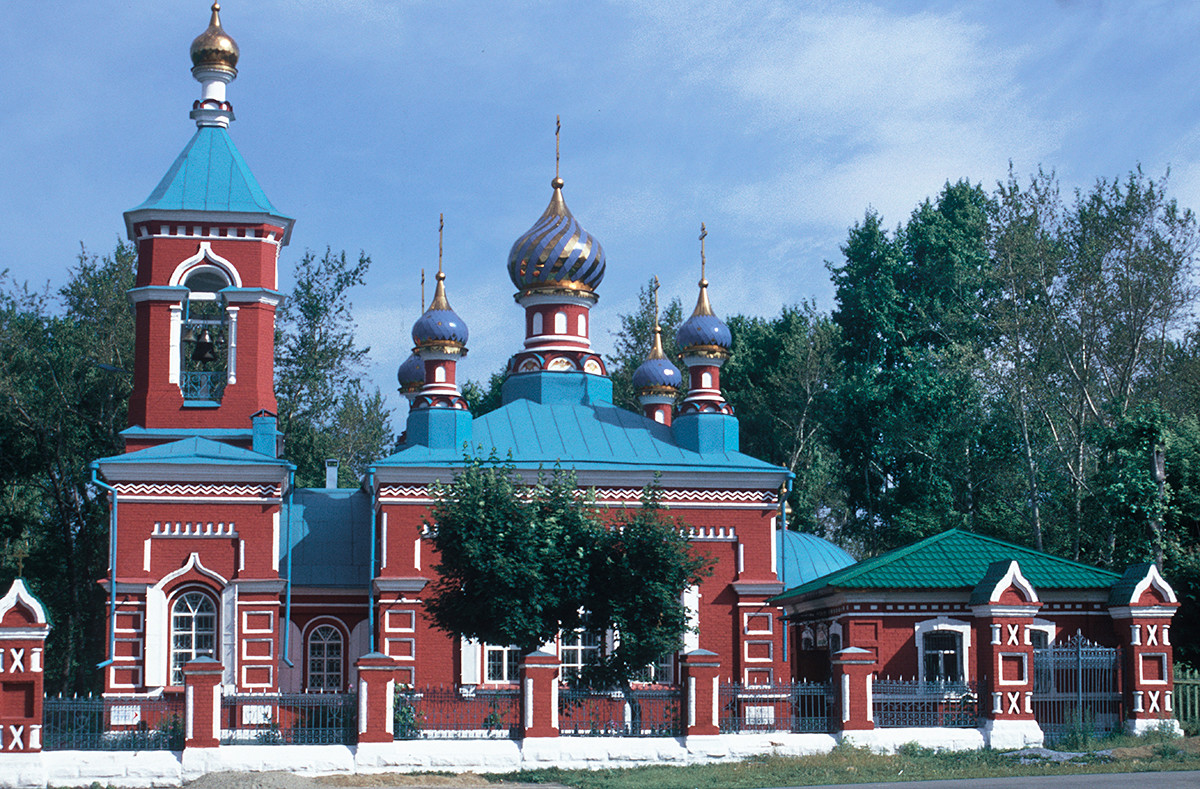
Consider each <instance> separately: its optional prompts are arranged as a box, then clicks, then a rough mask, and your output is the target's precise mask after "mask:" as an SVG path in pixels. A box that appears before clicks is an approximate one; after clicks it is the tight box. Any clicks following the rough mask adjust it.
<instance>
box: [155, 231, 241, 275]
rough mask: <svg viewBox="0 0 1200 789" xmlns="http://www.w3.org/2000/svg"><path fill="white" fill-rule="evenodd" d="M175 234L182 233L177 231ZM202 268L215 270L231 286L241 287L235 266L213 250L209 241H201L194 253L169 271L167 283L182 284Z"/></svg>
mask: <svg viewBox="0 0 1200 789" xmlns="http://www.w3.org/2000/svg"><path fill="white" fill-rule="evenodd" d="M176 235H183V234H182V233H178V234H176ZM203 269H210V270H215V271H217V272H218V273H219V274H221V276H222V277H224V278H225V280H226V281H227V282H229V283H230V284H231V285H232V286H233V287H235V288H240V287H242V278H241V276H240V275H239V274H238V271H237V267H236V266H234V265H233V264H232V263H230V262H229V261H228V260H226V259H225V258H223V257H221V256H220V255H218V254H217V253H216V252H213V251H212V242H211V241H201V242H200V246H199V248H198V249H197V251H196V254H194V255H192V256H191V257H190V258H188V259H187V260H184V261H182V262H181V263H180V264H179V265H178V266H176V267H175V270H174V271H173V272H171V279H170V280H169V281H168V284H170V285H182V284H183V281H184V280H185V279H187V276H188V275H189V274H192V273H193V272H196V271H199V270H203Z"/></svg>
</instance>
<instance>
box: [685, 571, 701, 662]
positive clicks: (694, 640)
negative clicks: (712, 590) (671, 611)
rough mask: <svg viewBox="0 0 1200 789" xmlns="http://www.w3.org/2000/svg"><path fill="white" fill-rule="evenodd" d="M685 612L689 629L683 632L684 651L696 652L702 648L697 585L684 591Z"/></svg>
mask: <svg viewBox="0 0 1200 789" xmlns="http://www.w3.org/2000/svg"><path fill="white" fill-rule="evenodd" d="M682 598H683V610H684V611H685V612H686V615H687V629H686V630H684V631H683V651H684V652H694V651H696V650H697V649H699V648H700V587H699V586H697V585H696V584H692V585H690V586H688V588H686V589H684V590H683V594H682Z"/></svg>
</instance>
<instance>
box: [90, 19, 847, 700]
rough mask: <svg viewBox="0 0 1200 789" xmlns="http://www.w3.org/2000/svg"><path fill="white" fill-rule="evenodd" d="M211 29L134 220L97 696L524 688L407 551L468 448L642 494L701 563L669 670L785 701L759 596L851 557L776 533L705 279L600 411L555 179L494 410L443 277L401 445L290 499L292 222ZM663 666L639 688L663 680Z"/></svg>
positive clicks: (768, 469) (781, 659)
mask: <svg viewBox="0 0 1200 789" xmlns="http://www.w3.org/2000/svg"><path fill="white" fill-rule="evenodd" d="M218 11H219V6H218V5H217V4H215V3H214V5H213V10H212V18H211V22H210V24H209V27H208V28H207V29H206V30H205V31H204V32H203V33H202V34H201V35H200V36H199V37H198V38H197V39H196V40H195V42H193V44H192V48H191V58H192V64H193V68H192V74H193V76H194V77H195V78H196V80H197V81H199V82H200V84H201V96H200V98H199V99H198V100H197V101H196V102H195V103H194V104H193V108H192V111H191V117H192V118H193V119H194V120H195V122H196V125H197V130H196V132H195V134H194V136H193V137H192V139H191V140H190V141H189V142H188V143H187V145H186V146H185V147H184V149H183V151H182V152H181V153H180V154H179V157H178V158H177V159H176V160H175V162H174V164H172V165H171V167H170V168H169V170H168V171H167V173H166V175H165V176H164V177H163V178H162V180H161V181H160V183H159V184H158V186H157V187H155V188H154V190H153V191H152V192H151V194H150V196H149V198H147V200H146V201H145V202H143V203H142V204H141V205H139V206H137V207H136V208H134V209H132V210H130V211H128V212H126V214H125V222H126V227H127V230H128V234H129V237H130V239H132V240H133V241H134V242H135V243H136V244H137V248H138V265H137V279H136V287H134V288H133V289H132V290H131V291H130V292H129V297H130V300H131V302H132V304H133V307H134V310H135V312H136V358H135V386H134V390H133V394H132V396H131V402H130V412H129V414H130V425H129V427H128V428H127V429H126V430H125V431H123V436H124V438H125V447H126V452H125V454H122V455H118V456H114V457H107V458H102V459H100V460H98V461H96V462H95V463H94V464H93V465H94V468H95V470H96V472H97V474H96V481H97V484H99V485H102V486H104V487H105V488H106V489H107V490H108V491H109V493H110V500H111V508H112V526H111V529H112V545H113V561H112V568H111V571H110V575H109V577H108V578H107V579H106V580H105V581H104V583H105V584H106V588H107V590H108V592H109V595H110V599H109V610H108V619H109V660H108V661H107V662H106V665H105V674H104V685H105V690H106V692H108V693H110V694H122V695H127V694H155V693H160V692H164V691H165V692H168V693H171V692H176V691H177V690H180V689H181V684H182V667H183V665H184V664H185V663H187V662H188V661H190V660H193V659H195V658H197V657H202V656H212V657H215V658H216V659H217V660H218V661H219V662H220V663H221V664H222V667H223V668H222V670H223V676H222V685H223V687H224V689H225V691H226V692H260V691H275V690H283V691H331V690H343V689H346V688H350V687H354V684H353V683H354V679H355V677H354V664H355V661H356V660H357V659H358V658H359V657H361V656H363V655H365V654H367V653H369V652H372V651H379V652H382V653H384V654H386V655H388V656H390V657H392V658H394V659H395V660H397V661H399V663H400V664H401V666H402V667H403V669H402V672H401V677H402V679H403V681H406V682H409V683H413V684H416V685H422V686H423V685H429V684H445V685H450V684H463V685H479V684H501V683H510V682H514V681H515V679H516V662H517V655H515V654H514V651H513V650H511V649H508V648H507V647H506V646H505V645H485V644H478V643H474V642H470V641H467V640H463V639H459V638H454V637H451V636H449V635H447V634H446V633H444V632H441V631H439V630H437V629H435V628H434V627H433V625H432V623H431V622H430V620H429V619H428V617H427V616H426V613H425V595H426V594H427V593H428V590H429V589H430V588H431V587H430V583H431V581H433V580H434V575H433V569H432V568H433V567H434V566H435V564H436V563H437V557H436V556H434V555H433V554H432V550H431V547H430V543H429V541H428V539H427V538H426V535H425V534H423V532H422V524H423V521H424V519H425V518H426V517H427V516H428V507H429V505H430V503H431V499H430V486H431V485H432V483H434V482H435V481H438V480H441V481H448V480H449V479H451V478H452V476H453V474H454V469H455V468H456V467H459V466H461V463H462V455H463V448H464V446H467V447H471V448H476V451H482V452H484V453H490V452H492V451H493V450H494V451H495V452H496V453H497V454H498V455H499V456H501V457H508V456H511V458H512V462H513V463H514V465H515V466H516V468H517V469H518V470H519V472H520V473H521V474H522V475H524V476H525V477H526V478H528V479H529V480H530V481H532V480H533V479H534V478H535V477H536V475H537V473H538V470H539V469H540V468H550V467H552V466H554V465H555V464H559V463H561V465H562V466H563V467H564V468H570V469H573V470H574V471H575V473H576V474H577V475H578V480H579V484H580V485H581V486H586V487H588V488H594V489H595V491H596V495H597V498H598V501H599V502H600V503H601V504H603V505H607V506H610V507H636V506H639V502H640V492H641V490H642V488H643V486H644V485H646V484H648V483H650V482H652V481H653V480H655V479H657V480H658V484H659V485H660V486H661V488H662V499H663V501H664V502H665V503H666V504H667V505H669V506H670V507H671V509H672V512H673V514H675V515H677V516H678V517H679V518H680V519H681V520H682V521H684V522H686V523H687V524H689V525H690V529H691V530H690V534H689V536H690V539H691V541H692V544H693V545H694V546H695V549H696V550H697V551H701V552H703V553H706V554H708V555H710V556H711V557H712V558H713V559H714V561H715V569H714V572H713V573H712V575H711V576H709V577H707V578H705V579H704V581H703V582H702V583H701V584H700V585H699V586H698V587H695V588H692V589H690V590H688V592H687V593H686V595H685V602H686V605H687V607H688V610H689V612H690V616H691V620H692V623H693V625H694V627H695V630H694V631H693V632H690V633H688V634H687V636H686V637H685V643H684V644H683V645H682V647H683V649H682V650H681V651H684V650H694V649H697V648H704V649H707V650H711V651H712V652H715V653H717V655H718V656H719V659H720V662H721V666H722V675H723V677H724V678H725V679H732V680H734V681H738V682H742V683H747V684H765V683H772V682H775V681H779V680H784V679H785V678H787V677H788V676H789V674H790V673H791V672H790V670H789V668H788V667H787V665H786V660H787V658H786V654H787V646H786V644H785V642H784V634H783V631H782V629H781V626H780V616H779V615H780V611H779V609H778V608H777V607H776V606H774V605H772V604H770V603H769V602H768V599H769V598H770V597H771V596H772V595H775V594H778V593H779V592H781V591H782V590H783V589H784V588H785V585H788V586H793V585H796V584H799V583H803V582H805V581H807V580H811V579H812V578H814V577H816V575H819V574H824V573H826V572H829V571H832V570H835V569H838V568H839V567H842V566H845V565H846V564H849V563H850V562H851V561H852V560H851V558H850V557H849V556H848V555H847V554H845V553H844V552H842V551H840V550H839V549H836V548H834V547H833V546H831V545H829V544H828V543H824V541H820V540H817V538H813V537H803V538H802V537H801V536H800V535H796V534H795V533H791V532H786V530H785V529H784V528H783V526H784V524H783V523H782V518H781V514H780V507H779V495H780V491H781V489H785V487H786V485H787V484H788V483H789V480H790V474H789V473H788V472H787V471H786V470H785V469H782V468H779V467H777V466H773V465H771V464H768V463H764V462H762V461H759V460H756V459H754V458H751V457H749V456H747V455H744V454H742V453H741V452H740V451H739V450H738V422H737V419H736V417H735V416H734V415H733V413H732V409H731V408H730V407H729V405H728V404H727V403H726V402H725V400H724V399H723V397H722V395H721V389H720V369H721V366H722V364H723V363H724V362H725V360H726V359H727V358H728V356H729V350H730V336H729V330H728V328H727V327H726V326H725V324H723V323H722V322H721V321H720V319H719V318H717V317H716V315H715V313H714V311H713V309H712V306H711V304H710V302H709V297H708V291H707V288H708V282H707V280H706V279H704V278H703V267H702V274H701V281H700V291H699V297H698V300H697V304H696V309H695V311H694V313H693V315H692V316H691V318H689V319H688V320H687V321H686V322H685V323H684V324H683V325H682V326H681V327H680V329H679V333H678V337H677V339H678V342H679V346H680V347H681V348H683V358H682V360H683V363H684V365H685V367H686V371H685V373H684V375H681V373H680V371H679V370H678V369H677V368H676V367H675V365H674V364H672V363H671V361H670V360H668V359H666V357H665V355H664V354H663V353H662V346H661V341H660V340H659V339H658V338H656V340H655V345H654V347H653V348H652V349H651V352H650V354H649V356H648V358H647V360H646V363H645V364H643V365H642V367H641V368H639V370H638V371H637V375H636V376H635V379H634V382H635V386H636V387H637V389H638V393H639V398H640V400H641V402H642V404H643V413H641V414H638V413H631V412H628V411H625V410H622V409H620V408H617V407H616V406H614V405H613V402H612V382H611V380H610V379H609V378H608V375H607V371H606V369H605V365H604V362H603V360H602V359H601V357H600V356H599V354H597V353H596V352H595V351H594V350H593V348H592V345H591V341H590V334H589V332H590V327H591V323H590V310H591V309H592V307H593V305H595V303H596V301H597V299H598V295H597V290H598V287H599V285H600V283H601V281H602V279H603V277H604V273H605V266H606V257H605V254H604V251H603V249H602V248H601V245H600V243H599V241H598V240H597V239H595V238H594V237H592V236H591V235H590V234H589V233H588V232H587V231H586V230H584V229H583V228H582V226H581V225H580V224H579V222H578V221H577V220H576V219H575V218H574V216H572V214H571V212H570V211H569V210H568V209H567V206H566V203H565V201H564V199H563V182H562V180H561V179H559V178H557V177H556V178H555V179H554V181H553V182H552V184H551V187H552V191H551V199H550V203H549V206H548V207H547V209H546V211H545V212H544V213H543V214H542V216H541V218H540V219H538V220H537V222H535V223H534V225H533V227H532V228H531V229H530V230H529V231H528V232H526V233H525V234H524V235H522V236H521V237H520V238H519V239H518V240H517V241H516V243H515V244H514V245H513V247H512V250H511V252H510V254H509V256H508V261H507V265H508V272H509V275H510V278H511V279H512V282H513V284H514V286H515V288H516V294H515V299H516V301H517V304H518V305H519V306H520V308H521V310H522V312H523V319H522V321H521V323H520V324H519V328H518V327H517V326H514V340H516V339H517V338H518V336H520V337H523V342H522V344H521V345H520V347H519V349H518V350H517V352H516V353H515V354H514V356H513V357H512V359H511V360H510V363H509V368H508V378H507V380H506V381H505V383H504V386H503V404H502V405H501V406H500V407H499V408H498V409H496V410H495V411H493V412H491V413H489V414H486V415H484V416H482V417H480V418H478V419H472V417H471V415H470V413H469V412H468V411H467V410H466V403H465V401H464V400H463V398H462V395H461V392H460V390H459V387H458V382H457V378H456V372H457V371H456V366H457V362H458V360H459V359H460V358H462V357H463V356H464V355H465V354H466V351H467V342H468V331H467V327H466V324H465V322H464V321H463V320H462V318H460V317H459V316H458V315H457V314H455V312H454V311H453V310H452V309H451V307H450V303H449V298H448V288H447V286H446V275H445V273H444V272H443V271H442V270H441V265H440V261H439V272H438V275H437V286H436V292H435V294H434V298H433V300H432V302H431V304H430V305H429V308H428V310H426V311H425V313H424V314H423V315H422V316H421V317H420V319H419V320H418V321H417V322H416V324H415V325H414V326H413V329H412V339H413V343H414V346H415V347H414V351H413V355H412V357H410V358H409V359H408V360H407V361H405V362H404V364H403V365H401V368H400V372H399V379H400V384H401V388H402V391H403V392H404V393H405V394H406V396H408V397H409V399H410V403H411V408H410V413H409V417H408V423H407V426H406V432H405V439H404V442H403V444H402V445H401V446H400V448H399V450H398V451H397V452H396V453H395V454H394V455H392V456H391V457H387V458H383V459H381V460H379V461H378V462H377V463H376V464H374V465H373V466H372V467H370V469H369V471H368V473H367V475H366V478H365V479H364V480H363V484H362V486H361V487H360V488H358V489H355V490H345V489H341V490H339V489H336V488H332V487H331V488H326V489H296V487H295V485H294V467H293V466H292V465H291V464H290V463H288V462H287V461H286V460H284V459H282V458H281V457H280V449H281V447H282V441H283V436H281V435H280V434H279V432H278V430H277V426H276V420H275V416H274V411H275V408H276V401H275V394H274V391H273V388H272V386H273V358H274V321H275V312H276V309H277V307H278V306H279V304H280V302H281V301H282V299H283V295H282V294H281V293H280V292H279V286H278V260H279V253H280V250H281V249H282V248H283V247H284V246H286V245H287V243H288V240H289V237H290V234H291V229H292V224H293V220H292V218H290V217H289V216H287V215H286V214H284V213H282V212H281V211H280V210H278V209H277V208H276V207H275V206H274V205H273V204H272V203H271V201H270V200H269V199H268V198H267V196H266V194H265V193H264V191H263V189H262V188H261V187H260V186H259V184H258V182H257V180H256V179H255V177H254V175H253V174H252V173H251V171H250V168H249V167H248V166H247V164H246V162H245V161H244V160H243V159H242V157H241V155H240V154H239V153H238V150H237V148H236V147H235V146H234V144H233V141H232V139H231V137H230V134H229V129H228V127H229V124H230V122H231V121H232V120H233V119H234V113H233V107H232V104H231V103H230V102H229V100H228V98H227V95H226V88H227V86H228V84H229V83H231V82H232V81H233V80H234V78H235V77H236V75H237V68H236V67H237V62H238V55H239V52H238V48H237V45H236V44H235V43H234V41H233V39H232V38H230V37H229V35H228V34H226V33H225V31H224V30H223V28H222V26H221V21H220V18H219V15H218ZM702 258H703V248H702ZM515 323H516V321H514V324H515ZM685 377H686V382H684V381H681V378H685ZM677 393H683V394H684V397H683V399H682V402H681V403H680V405H679V406H678V407H677V408H676V407H673V403H674V401H675V399H676V396H677ZM335 484H336V483H335ZM814 541H816V542H814ZM818 543H819V544H818ZM810 554H811V555H810ZM556 647H557V649H558V656H559V659H560V661H561V662H562V664H563V665H564V667H565V668H567V669H569V668H570V667H571V666H578V665H581V664H582V663H583V662H585V661H586V660H587V659H588V653H589V651H591V650H594V649H596V648H597V645H596V644H595V643H590V642H589V641H588V640H587V639H586V638H584V637H583V636H581V635H579V634H572V633H567V634H563V636H562V637H561V639H560V640H559V643H558V644H557V645H556ZM665 658H666V659H665V660H664V662H663V664H662V665H660V666H656V667H654V669H653V679H654V681H657V682H672V681H674V678H675V670H676V666H675V665H674V660H673V658H672V656H665Z"/></svg>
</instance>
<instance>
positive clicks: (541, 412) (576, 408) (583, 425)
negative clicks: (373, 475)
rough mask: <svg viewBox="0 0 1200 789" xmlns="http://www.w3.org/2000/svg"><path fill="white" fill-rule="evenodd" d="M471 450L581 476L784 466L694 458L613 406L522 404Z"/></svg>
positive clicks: (482, 426) (664, 432) (455, 452)
mask: <svg viewBox="0 0 1200 789" xmlns="http://www.w3.org/2000/svg"><path fill="white" fill-rule="evenodd" d="M471 446H472V448H475V447H482V449H483V452H484V453H488V452H490V451H491V450H492V449H495V451H496V454H497V455H498V456H499V457H501V458H506V459H511V461H512V463H513V465H514V466H516V467H517V468H537V467H539V466H545V467H547V468H548V467H550V466H553V465H554V464H555V463H561V464H562V465H563V466H565V467H569V468H573V469H578V470H588V471H595V470H605V471H607V470H631V471H632V470H646V469H650V470H657V471H664V472H665V471H696V472H706V473H710V474H714V473H715V474H719V473H720V472H722V471H725V472H758V473H772V474H778V475H779V477H780V479H781V480H782V479H783V478H784V477H786V476H787V473H788V472H787V471H786V470H785V469H783V468H780V467H779V466H775V465H772V464H771V463H767V462H765V461H762V460H758V459H756V458H752V457H750V456H749V455H743V454H742V453H740V452H729V451H723V452H707V453H700V452H692V451H691V450H688V449H683V448H682V447H680V446H678V445H677V444H676V443H675V442H674V440H673V436H672V433H671V428H669V427H666V426H665V425H661V424H659V423H658V422H655V421H654V420H653V419H647V418H646V417H644V416H642V415H641V414H635V413H633V412H631V411H626V410H625V409H623V408H618V407H616V406H614V405H613V404H612V403H603V402H599V403H591V404H587V405H584V404H579V403H550V404H547V403H538V402H534V401H533V400H527V399H523V398H522V399H518V400H514V401H512V402H511V403H508V404H507V405H503V406H501V407H500V408H497V409H496V410H495V411H491V412H489V413H487V414H485V415H483V416H481V417H479V418H478V419H476V420H474V422H473V423H472V430H471ZM461 462H462V448H461V447H457V448H453V449H430V448H429V447H426V446H422V445H419V444H418V445H410V446H406V447H404V448H402V449H401V450H400V451H399V452H397V453H396V454H394V455H392V456H391V457H389V458H386V459H384V460H381V461H379V462H378V463H377V464H375V465H377V466H391V467H395V466H417V467H429V466H437V465H447V466H453V465H459V464H460V463H461Z"/></svg>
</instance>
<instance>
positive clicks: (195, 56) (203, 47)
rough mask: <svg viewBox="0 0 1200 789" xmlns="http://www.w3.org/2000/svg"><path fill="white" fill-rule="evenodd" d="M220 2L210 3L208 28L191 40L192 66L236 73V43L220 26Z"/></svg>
mask: <svg viewBox="0 0 1200 789" xmlns="http://www.w3.org/2000/svg"><path fill="white" fill-rule="evenodd" d="M220 12H221V4H220V3H213V4H212V19H211V20H209V23H208V29H207V30H205V31H204V32H203V33H201V34H200V35H198V36H196V40H195V41H193V42H192V66H193V67H197V68H199V67H201V66H206V67H208V68H219V69H225V70H226V71H232V72H233V73H234V74H237V62H238V54H239V52H238V45H237V42H236V41H234V40H233V39H232V38H230V37H229V34H228V33H226V32H225V30H224V28H222V27H221V16H220Z"/></svg>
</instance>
